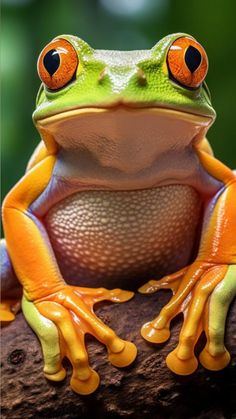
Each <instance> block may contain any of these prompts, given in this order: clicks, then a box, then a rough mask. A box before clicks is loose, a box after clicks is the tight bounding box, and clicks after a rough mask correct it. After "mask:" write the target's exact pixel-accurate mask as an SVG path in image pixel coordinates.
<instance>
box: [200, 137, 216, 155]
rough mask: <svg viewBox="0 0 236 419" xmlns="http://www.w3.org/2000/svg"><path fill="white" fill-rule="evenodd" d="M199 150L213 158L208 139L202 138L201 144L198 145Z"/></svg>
mask: <svg viewBox="0 0 236 419" xmlns="http://www.w3.org/2000/svg"><path fill="white" fill-rule="evenodd" d="M199 148H200V149H201V150H202V151H205V152H206V153H208V154H211V155H212V156H213V154H214V152H213V150H212V147H211V145H210V143H209V141H208V139H207V138H206V137H204V138H203V139H202V140H201V142H200V144H199Z"/></svg>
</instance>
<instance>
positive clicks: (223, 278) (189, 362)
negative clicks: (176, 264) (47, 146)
mask: <svg viewBox="0 0 236 419" xmlns="http://www.w3.org/2000/svg"><path fill="white" fill-rule="evenodd" d="M195 150H196V154H197V156H198V158H199V161H200V163H201V165H202V166H203V167H204V169H205V170H206V171H207V172H208V173H209V175H211V176H212V177H214V178H216V179H218V180H219V181H221V182H222V184H223V187H222V189H221V190H220V191H219V192H218V193H217V194H216V196H215V197H213V199H211V201H210V202H208V203H206V209H205V215H204V222H203V228H202V234H201V241H200V247H199V252H198V256H197V258H196V260H195V261H194V262H193V263H192V264H191V265H190V266H188V267H186V268H183V269H182V270H180V271H179V272H177V273H175V274H172V275H168V276H166V277H164V278H162V279H161V280H160V281H151V282H149V283H147V284H146V285H144V286H143V287H142V288H141V290H140V291H141V292H144V293H149V292H155V291H156V290H158V289H160V288H171V289H172V290H173V293H174V296H173V297H172V298H171V300H170V302H169V303H168V304H167V305H166V306H165V307H164V308H163V309H162V310H161V312H160V314H159V316H158V317H157V318H156V319H154V320H153V321H151V322H149V323H147V324H145V325H144V326H143V328H142V335H143V337H144V338H146V339H147V340H149V341H151V342H164V341H165V340H166V339H168V338H169V336H170V331H169V327H170V322H171V320H172V319H173V318H174V317H175V316H176V315H177V314H178V313H180V312H183V313H184V324H183V327H182V329H181V333H180V339H179V344H178V346H177V348H176V349H175V350H174V351H172V352H171V353H170V354H169V355H168V357H167V365H168V366H169V368H170V369H171V370H172V371H174V372H176V373H178V374H183V375H185V374H191V373H192V372H193V371H194V370H195V369H196V368H197V359H196V357H195V354H194V347H195V344H196V342H197V340H198V338H199V336H200V334H201V332H202V331H203V330H204V331H205V333H206V336H207V344H206V346H205V348H204V350H203V351H202V353H201V355H200V361H201V363H202V364H203V365H204V366H205V367H206V368H208V369H210V370H218V369H222V368H224V367H225V366H226V365H227V364H228V362H229V361H230V355H229V353H228V351H227V350H226V348H225V346H224V329H225V319H226V315H227V311H228V308H229V305H230V303H231V301H232V299H233V298H234V297H235V295H236V234H235V232H236V199H235V197H236V177H235V175H234V173H233V172H232V171H231V170H230V169H229V168H228V167H226V166H225V165H224V164H223V163H221V162H219V161H218V160H217V159H216V158H215V157H213V156H212V155H211V154H210V153H209V152H208V151H206V150H205V147H204V146H202V143H200V144H199V145H198V146H195Z"/></svg>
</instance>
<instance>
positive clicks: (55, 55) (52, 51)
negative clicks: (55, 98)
mask: <svg viewBox="0 0 236 419" xmlns="http://www.w3.org/2000/svg"><path fill="white" fill-rule="evenodd" d="M78 63H79V59H78V56H77V53H76V51H75V49H74V48H73V46H72V45H71V44H70V43H69V42H68V41H66V40H65V39H55V40H54V41H52V42H50V44H48V45H47V46H46V47H45V48H44V49H43V51H42V52H41V54H40V56H39V58H38V64H37V68H38V74H39V77H40V79H41V80H42V82H43V83H44V84H45V85H46V86H47V87H48V88H49V89H51V90H57V89H60V88H62V87H64V86H66V85H67V84H68V83H69V82H70V81H71V80H72V79H73V76H74V74H75V72H76V69H77V67H78Z"/></svg>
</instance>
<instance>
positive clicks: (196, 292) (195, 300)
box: [141, 261, 236, 375]
mask: <svg viewBox="0 0 236 419" xmlns="http://www.w3.org/2000/svg"><path fill="white" fill-rule="evenodd" d="M231 270H232V271H233V272H234V273H231ZM233 275H234V276H235V277H234V279H233ZM167 280H168V283H167ZM235 282H236V271H235V265H230V266H228V265H213V264H209V263H203V262H199V261H195V262H194V263H193V264H192V265H191V266H189V267H188V268H187V269H186V270H182V271H179V272H178V273H177V274H173V275H169V276H168V277H165V278H163V279H162V280H160V281H157V282H156V283H154V284H152V282H151V285H150V283H149V285H148V284H147V285H145V286H144V287H142V288H141V292H153V287H155V289H160V288H171V289H174V293H175V295H174V296H173V297H172V298H171V300H170V302H169V303H168V304H166V306H165V307H164V308H163V309H162V310H161V312H160V314H159V316H158V317H157V318H155V319H154V320H152V321H151V322H149V323H146V324H145V325H144V326H143V327H142V330H141V334H142V336H143V337H144V338H145V339H146V340H148V341H150V342H154V343H161V342H165V341H166V340H167V339H168V338H169V337H170V330H169V328H170V322H171V320H172V319H173V318H174V317H175V316H176V315H177V314H178V313H180V312H182V313H184V323H183V326H182V329H181V332H180V337H179V344H178V346H177V348H176V349H175V350H174V351H172V352H171V353H170V354H169V355H168V356H167V359H166V362H167V365H168V367H169V368H170V369H171V370H172V371H173V372H175V373H177V374H181V375H187V374H191V373H193V372H194V371H195V370H196V368H197V365H198V361H197V359H196V357H195V354H194V347H195V345H196V342H197V340H198V338H199V336H200V334H201V332H202V331H205V333H206V335H207V339H208V340H207V345H206V347H205V349H204V350H203V352H202V354H201V355H200V361H201V363H202V364H203V365H204V366H205V367H206V368H208V369H211V370H216V369H222V368H224V367H225V366H226V365H227V364H228V362H229V359H230V357H229V354H228V352H227V351H226V349H225V347H224V343H223V339H224V323H225V317H226V314H227V310H228V306H229V304H230V301H231V300H232V298H233V296H234V295H235V294H236V290H235ZM150 287H152V288H151V291H150ZM218 287H219V288H218ZM233 288H234V289H233ZM226 289H227V290H228V292H227V293H226V291H225V290H226ZM216 301H218V303H216ZM219 301H220V302H219ZM217 304H218V308H219V307H220V310H222V307H223V306H224V309H223V312H224V315H220V314H218V315H217V316H216V312H219V310H218V308H217ZM208 306H209V307H210V311H209V316H208ZM215 311H216V312H215ZM215 316H216V317H217V320H214V319H215Z"/></svg>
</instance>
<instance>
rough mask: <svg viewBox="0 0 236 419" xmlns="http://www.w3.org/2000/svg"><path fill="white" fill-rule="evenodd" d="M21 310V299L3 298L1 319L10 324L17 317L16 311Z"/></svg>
mask: <svg viewBox="0 0 236 419" xmlns="http://www.w3.org/2000/svg"><path fill="white" fill-rule="evenodd" d="M19 310H20V301H19V300H16V299H15V300H3V301H1V303H0V321H1V323H2V324H3V325H4V324H8V323H9V322H11V321H13V320H14V319H15V315H16V313H17V312H18V311H19Z"/></svg>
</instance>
